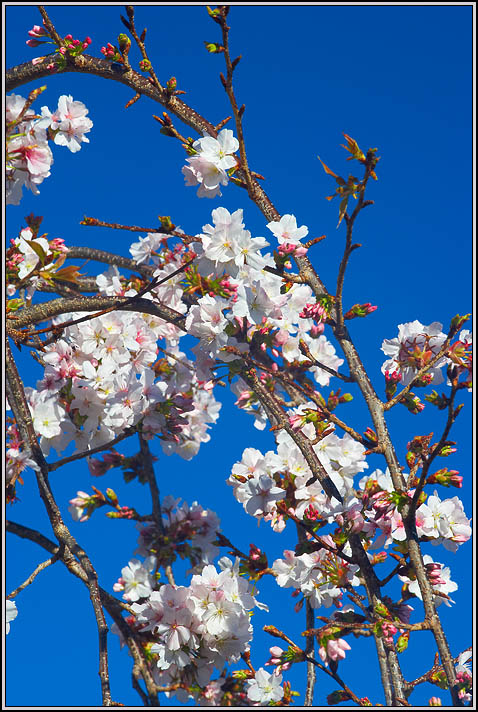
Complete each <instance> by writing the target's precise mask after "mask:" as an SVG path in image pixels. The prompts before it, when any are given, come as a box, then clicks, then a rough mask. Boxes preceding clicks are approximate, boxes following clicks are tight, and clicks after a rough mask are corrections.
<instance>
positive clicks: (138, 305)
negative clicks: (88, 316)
mask: <svg viewBox="0 0 478 712" xmlns="http://www.w3.org/2000/svg"><path fill="white" fill-rule="evenodd" d="M132 299H133V301H131V300H132ZM106 309H107V310H111V311H113V310H118V311H133V312H139V313H142V314H151V316H156V317H159V318H160V319H164V321H169V322H170V323H171V324H174V325H175V326H177V327H178V328H180V329H181V330H182V331H185V330H186V329H185V326H184V324H185V321H186V320H185V317H184V315H183V314H180V313H179V312H177V311H175V310H174V309H170V308H169V307H167V306H165V305H164V304H159V303H157V302H153V301H151V300H149V299H136V298H132V297H108V296H96V297H78V298H74V297H72V298H71V299H66V298H65V299H53V300H52V301H51V302H44V303H42V304H37V305H36V306H34V307H28V308H26V309H22V310H21V312H19V313H18V314H17V315H16V317H17V318H16V319H15V320H14V322H13V323H14V324H15V328H21V327H23V326H31V325H33V324H39V323H41V322H42V321H48V320H49V319H52V318H53V317H54V316H59V315H60V314H70V313H72V312H82V311H83V312H95V311H98V310H106ZM58 326H59V328H61V326H62V325H61V324H59V325H58Z"/></svg>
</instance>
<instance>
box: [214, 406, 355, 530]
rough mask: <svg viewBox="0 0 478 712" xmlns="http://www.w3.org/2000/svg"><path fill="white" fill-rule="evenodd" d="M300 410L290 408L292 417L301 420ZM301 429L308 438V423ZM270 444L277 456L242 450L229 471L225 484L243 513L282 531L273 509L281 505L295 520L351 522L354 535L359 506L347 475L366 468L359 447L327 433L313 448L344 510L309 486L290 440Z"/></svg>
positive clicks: (307, 471) (318, 486) (317, 484)
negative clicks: (284, 502) (282, 503)
mask: <svg viewBox="0 0 478 712" xmlns="http://www.w3.org/2000/svg"><path fill="white" fill-rule="evenodd" d="M306 409H307V405H304V406H301V407H300V408H297V409H295V417H300V418H302V415H301V414H302V413H303V412H304V411H305V410H306ZM292 417H294V416H292ZM301 430H302V432H303V434H305V435H306V436H308V437H310V438H311V439H312V438H313V435H314V425H313V424H312V423H306V424H305V425H302V428H301ZM276 440H277V451H273V450H270V451H268V452H267V453H266V454H265V455H263V454H262V453H261V452H260V451H259V450H256V449H254V448H246V450H244V452H243V456H242V460H241V462H238V463H236V464H235V465H234V466H233V468H232V473H231V475H230V477H229V479H228V480H227V482H228V484H229V485H231V486H232V487H233V488H234V496H235V498H236V499H237V500H238V502H241V504H242V505H243V507H244V509H245V511H246V512H247V513H248V514H250V515H252V516H254V517H256V518H258V519H262V518H263V519H265V520H266V521H270V522H271V525H272V527H273V529H274V530H275V531H282V530H283V529H284V527H285V524H286V522H285V519H284V515H283V513H281V512H279V511H278V510H277V507H276V502H277V501H278V500H285V501H286V507H285V509H286V511H287V512H289V513H291V514H294V515H295V516H297V517H299V518H301V519H302V518H304V517H307V518H308V519H309V520H314V519H316V520H318V519H322V520H325V521H330V522H333V521H335V520H336V519H337V517H339V516H342V517H348V518H349V519H350V520H351V519H355V525H354V526H355V530H356V531H359V530H360V529H361V526H362V523H363V518H361V516H360V515H359V514H358V513H357V512H356V510H357V508H358V507H360V503H359V501H358V500H357V499H356V498H355V493H354V490H353V476H354V475H355V474H357V473H358V472H363V470H364V469H366V468H367V467H368V464H367V462H366V461H365V455H364V453H365V448H364V447H363V445H361V444H360V443H357V442H356V441H355V440H353V439H352V438H351V437H350V435H348V434H347V433H346V434H345V435H344V437H343V438H339V437H338V436H337V435H336V434H335V433H333V432H330V433H329V434H328V435H325V437H323V438H322V439H321V440H319V442H318V443H316V444H315V445H313V449H314V451H315V453H316V454H317V457H318V459H319V460H320V462H321V463H322V465H323V467H324V469H325V470H326V472H327V474H329V476H330V477H331V479H332V481H333V483H334V484H335V486H336V487H337V489H338V490H339V492H340V494H341V495H342V497H343V499H344V500H345V502H346V506H345V505H344V506H342V505H340V504H339V503H338V500H336V499H335V498H334V499H333V501H331V500H330V499H329V498H328V497H327V496H326V494H325V493H324V491H323V489H322V486H321V484H320V482H318V481H314V482H312V483H309V480H310V479H311V471H310V468H309V466H308V464H307V462H306V460H305V458H304V456H303V455H302V453H301V452H300V450H299V448H298V447H297V445H296V444H295V443H294V441H293V440H292V438H291V437H290V435H288V434H287V433H286V432H285V431H283V430H282V431H280V432H279V433H278V435H277V437H276ZM342 521H343V520H342Z"/></svg>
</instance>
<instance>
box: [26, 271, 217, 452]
mask: <svg viewBox="0 0 478 712" xmlns="http://www.w3.org/2000/svg"><path fill="white" fill-rule="evenodd" d="M98 285H99V287H100V288H101V290H102V291H103V293H106V294H110V295H112V294H124V293H126V296H133V295H134V294H136V291H135V290H134V289H126V290H125V289H124V288H123V285H121V282H120V279H119V275H118V271H117V269H116V268H110V270H109V271H108V273H106V274H105V275H100V277H99V278H98ZM162 288H163V289H165V288H166V287H162ZM183 307H184V308H185V306H184V305H183ZM82 316H85V315H84V314H82V313H78V314H72V315H70V317H73V318H75V317H77V318H81V317H82ZM66 320H67V318H66V317H65V316H63V317H62V318H61V319H58V320H57V322H56V323H58V324H60V323H62V322H63V321H66ZM177 334H178V329H177V328H176V327H174V326H172V325H171V324H167V323H166V322H164V321H163V320H162V319H160V318H158V317H150V316H148V315H142V316H140V315H138V314H135V313H134V312H114V313H109V314H105V315H104V316H100V317H96V318H94V319H90V320H88V321H86V322H83V323H82V324H78V325H76V324H72V325H70V326H68V327H65V329H64V332H63V338H62V339H59V340H57V341H55V342H54V343H53V344H51V345H50V346H48V347H46V351H45V354H44V357H43V360H44V362H45V364H46V367H45V373H44V377H43V379H42V380H41V381H39V382H38V383H37V388H36V389H31V388H30V389H27V397H28V400H29V405H30V408H31V411H32V418H33V425H34V427H35V430H36V432H37V433H38V435H40V436H41V441H40V443H41V446H42V448H43V450H44V452H45V454H48V452H49V450H50V448H51V447H53V448H54V449H55V450H56V451H57V452H62V451H63V450H64V449H65V448H66V447H67V446H68V445H69V443H70V442H71V441H74V443H75V446H76V449H77V450H78V451H80V452H83V451H86V450H89V449H91V448H94V447H97V446H100V445H101V446H104V445H105V444H106V443H108V442H110V441H111V440H113V439H114V438H115V437H116V436H117V435H119V434H120V433H122V432H124V430H125V429H126V428H129V427H133V426H135V425H137V424H138V423H139V422H140V421H142V432H143V434H144V435H145V436H146V437H148V438H150V437H153V435H159V436H160V437H161V439H162V440H161V442H162V445H163V449H164V451H165V452H166V454H171V453H173V452H177V453H179V454H180V455H181V456H182V457H184V458H185V459H190V458H191V457H192V456H193V455H194V454H195V453H196V452H197V451H198V449H199V445H200V443H201V442H205V441H207V440H208V439H209V435H208V433H207V429H208V423H212V422H215V421H216V420H217V417H218V411H219V405H218V404H217V403H216V401H215V399H214V396H213V395H212V393H211V392H210V390H209V389H207V388H205V387H204V384H200V383H199V382H198V380H197V378H196V376H195V374H194V373H193V372H192V371H191V370H190V369H189V368H188V367H187V364H186V365H183V363H182V359H183V358H185V354H183V353H182V352H181V351H179V349H178V348H177V341H178V339H177ZM162 338H165V339H167V340H168V346H169V348H168V354H170V355H169V356H168V357H167V358H166V359H165V362H166V363H165V366H164V368H163V373H162V377H161V379H160V380H158V379H157V378H156V372H155V371H154V370H153V368H152V366H153V365H154V363H155V361H156V357H157V354H158V347H157V341H158V340H159V339H162ZM165 371H167V373H166V372H165Z"/></svg>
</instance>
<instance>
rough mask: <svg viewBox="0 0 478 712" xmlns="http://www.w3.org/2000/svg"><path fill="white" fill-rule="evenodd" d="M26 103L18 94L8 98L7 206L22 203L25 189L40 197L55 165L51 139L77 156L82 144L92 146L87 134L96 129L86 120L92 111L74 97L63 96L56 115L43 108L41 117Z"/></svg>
mask: <svg viewBox="0 0 478 712" xmlns="http://www.w3.org/2000/svg"><path fill="white" fill-rule="evenodd" d="M26 102H27V100H26V99H25V98H24V97H22V96H20V95H18V94H10V95H9V96H7V98H6V123H7V133H6V141H7V153H6V186H7V190H6V195H7V205H8V204H11V205H18V204H19V203H20V200H21V198H22V188H23V187H25V188H28V189H29V190H31V191H32V192H33V193H34V194H35V195H37V194H38V193H39V190H38V185H40V183H42V182H43V180H44V179H45V178H48V176H49V175H50V167H51V165H52V163H53V154H52V152H51V149H50V146H49V145H48V139H51V140H52V141H53V142H54V143H56V144H57V145H58V146H67V147H68V148H69V149H70V151H72V152H73V153H75V152H76V151H79V150H80V148H81V146H80V144H81V143H82V142H88V140H89V139H88V138H87V137H86V136H85V133H87V132H88V131H90V129H91V127H92V126H93V122H92V121H91V120H90V119H89V118H87V116H86V115H87V113H88V109H87V108H86V107H85V105H84V104H83V103H82V102H81V101H73V99H72V97H71V96H61V97H60V98H59V101H58V108H57V110H56V111H55V112H54V113H53V114H52V113H51V112H50V110H49V109H48V107H46V106H43V107H42V110H41V116H38V115H37V114H35V112H34V111H33V110H32V109H31V108H28V107H25V104H26Z"/></svg>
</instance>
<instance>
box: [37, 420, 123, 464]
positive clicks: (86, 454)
mask: <svg viewBox="0 0 478 712" xmlns="http://www.w3.org/2000/svg"><path fill="white" fill-rule="evenodd" d="M135 432H136V426H132V427H130V428H126V430H124V431H123V432H122V433H121V434H120V435H117V436H116V437H115V438H114V439H113V440H110V441H109V442H108V443H106V444H105V445H98V447H94V448H92V449H91V450H85V451H84V452H78V453H76V455H70V456H69V457H64V458H63V459H62V460H57V461H56V462H51V463H49V464H48V470H49V472H54V471H55V470H58V469H59V468H60V467H63V465H68V464H69V463H70V462H75V461H76V460H82V459H83V458H85V457H90V456H91V455H96V454H97V453H99V452H103V451H104V450H110V449H111V448H112V447H113V446H114V445H117V443H120V442H121V441H122V440H125V439H126V438H129V436H130V435H133V434H134V433H135Z"/></svg>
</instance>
